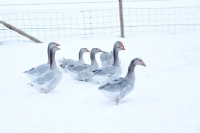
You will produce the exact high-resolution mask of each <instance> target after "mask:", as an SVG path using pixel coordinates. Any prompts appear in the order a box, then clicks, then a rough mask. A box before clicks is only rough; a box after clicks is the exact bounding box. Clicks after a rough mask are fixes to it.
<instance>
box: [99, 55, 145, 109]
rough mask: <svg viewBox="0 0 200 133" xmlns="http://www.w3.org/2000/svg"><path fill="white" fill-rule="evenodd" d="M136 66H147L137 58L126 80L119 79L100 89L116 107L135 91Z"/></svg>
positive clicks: (130, 67)
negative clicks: (113, 101) (121, 100)
mask: <svg viewBox="0 0 200 133" xmlns="http://www.w3.org/2000/svg"><path fill="white" fill-rule="evenodd" d="M136 65H143V66H146V65H145V63H144V61H143V60H141V59H139V58H135V59H133V60H132V61H131V63H130V65H129V68H128V73H127V75H126V77H125V78H117V79H115V80H113V81H110V82H108V83H106V84H103V85H101V86H100V87H99V90H100V91H101V92H102V93H103V94H104V96H105V97H107V98H109V99H111V100H115V102H116V105H117V104H118V103H119V100H120V99H122V98H124V97H125V96H126V95H127V94H129V93H130V92H131V91H132V90H133V89H134V85H135V66H136Z"/></svg>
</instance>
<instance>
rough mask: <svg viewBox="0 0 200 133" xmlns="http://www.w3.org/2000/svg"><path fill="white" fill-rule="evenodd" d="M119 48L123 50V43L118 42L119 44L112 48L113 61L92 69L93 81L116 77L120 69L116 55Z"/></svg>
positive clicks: (98, 81) (101, 81) (100, 81)
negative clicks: (107, 64) (110, 63)
mask: <svg viewBox="0 0 200 133" xmlns="http://www.w3.org/2000/svg"><path fill="white" fill-rule="evenodd" d="M121 50H125V48H124V45H123V44H122V43H120V46H116V47H115V48H114V50H113V56H114V62H113V64H112V66H111V65H109V66H105V67H102V68H99V69H97V70H95V71H93V74H94V76H93V78H92V79H91V81H92V82H94V83H103V82H106V81H109V80H110V79H111V80H113V79H115V78H118V77H119V76H120V75H121V73H122V71H121V66H120V61H119V57H118V52H119V51H121Z"/></svg>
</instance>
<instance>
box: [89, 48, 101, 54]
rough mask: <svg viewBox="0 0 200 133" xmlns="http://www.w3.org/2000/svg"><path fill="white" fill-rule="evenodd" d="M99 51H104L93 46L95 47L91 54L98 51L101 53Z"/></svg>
mask: <svg viewBox="0 0 200 133" xmlns="http://www.w3.org/2000/svg"><path fill="white" fill-rule="evenodd" d="M99 52H102V50H101V49H99V48H93V49H92V50H91V54H96V53H99Z"/></svg>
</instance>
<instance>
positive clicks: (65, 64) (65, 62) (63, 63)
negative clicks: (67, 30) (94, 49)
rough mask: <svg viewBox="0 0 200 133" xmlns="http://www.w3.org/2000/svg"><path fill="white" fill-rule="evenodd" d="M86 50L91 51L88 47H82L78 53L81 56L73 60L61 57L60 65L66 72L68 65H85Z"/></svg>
mask: <svg viewBox="0 0 200 133" xmlns="http://www.w3.org/2000/svg"><path fill="white" fill-rule="evenodd" d="M85 52H90V51H89V50H88V49H87V48H81V49H80V51H79V54H78V57H79V60H78V61H77V60H72V59H65V58H63V59H59V60H58V62H59V66H60V67H61V68H62V69H63V71H64V72H67V71H66V70H65V68H66V67H68V66H71V65H83V64H84V63H85V62H84V59H83V54H84V53H85Z"/></svg>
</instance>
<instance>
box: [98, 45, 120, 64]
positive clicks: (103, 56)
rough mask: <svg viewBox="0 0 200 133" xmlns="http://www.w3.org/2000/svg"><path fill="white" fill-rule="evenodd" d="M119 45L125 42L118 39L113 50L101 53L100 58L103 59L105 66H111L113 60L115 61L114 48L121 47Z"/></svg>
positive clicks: (102, 62)
mask: <svg viewBox="0 0 200 133" xmlns="http://www.w3.org/2000/svg"><path fill="white" fill-rule="evenodd" d="M119 46H123V43H122V42H120V41H116V42H115V44H114V46H113V51H112V52H110V53H109V52H105V51H103V52H102V54H101V55H100V60H101V65H102V66H103V67H105V66H109V65H112V64H113V62H114V55H113V54H114V53H113V52H114V49H115V47H119Z"/></svg>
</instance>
